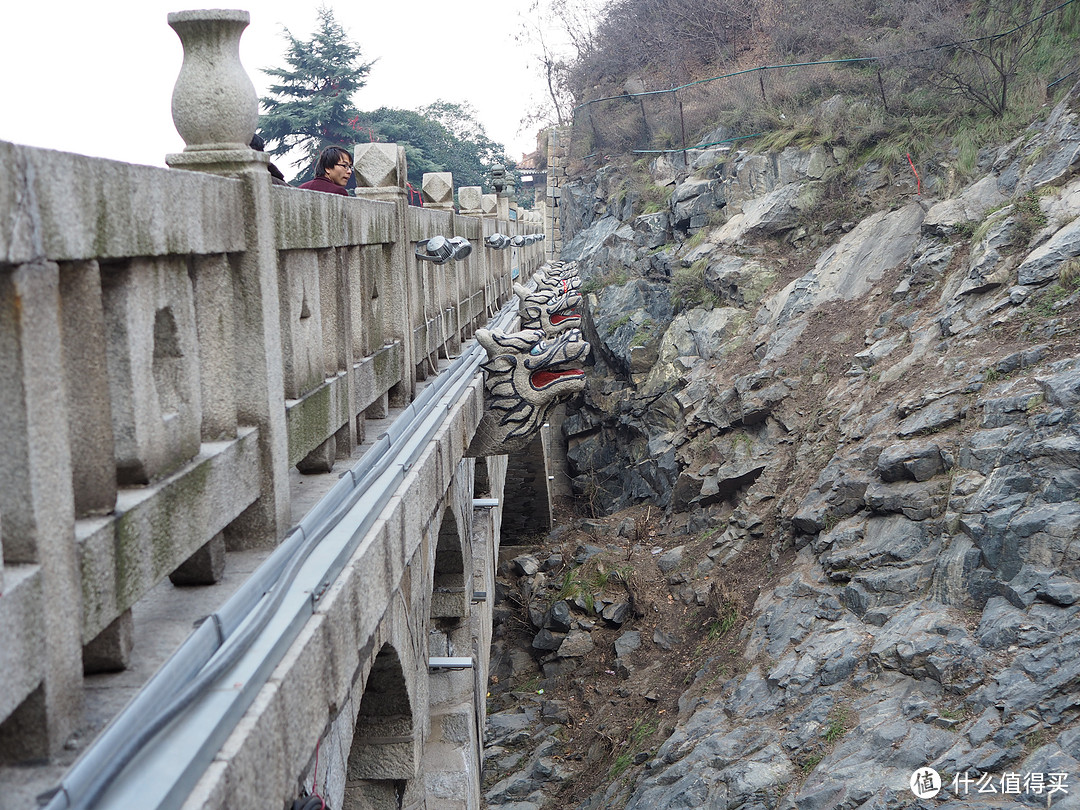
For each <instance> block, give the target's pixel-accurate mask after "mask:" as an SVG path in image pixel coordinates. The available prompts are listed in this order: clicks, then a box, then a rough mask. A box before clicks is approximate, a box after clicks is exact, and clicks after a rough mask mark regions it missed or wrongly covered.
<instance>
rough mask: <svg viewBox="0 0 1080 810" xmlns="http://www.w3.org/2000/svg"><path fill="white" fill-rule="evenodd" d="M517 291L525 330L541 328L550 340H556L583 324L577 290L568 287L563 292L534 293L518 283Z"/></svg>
mask: <svg viewBox="0 0 1080 810" xmlns="http://www.w3.org/2000/svg"><path fill="white" fill-rule="evenodd" d="M514 292H515V293H516V294H517V297H518V313H519V314H520V315H521V328H522V329H539V330H541V331H542V332H543V333H544V334H545V335H547V336H548V337H554V336H555V335H559V334H562V333H563V332H566V331H568V330H570V329H575V328H577V327H578V326H580V325H581V316H580V315H579V314H578V313H577V312H576V308H577V307H578V306H580V304H581V293H580V292H578V291H577V289H576V288H575V289H570V288H569V287H568V288H567V289H566V290H565V291H563V292H557V291H552V290H540V289H538V290H536V291H532V290H530V289H529V288H528V287H523V286H521V285H520V284H515V285H514Z"/></svg>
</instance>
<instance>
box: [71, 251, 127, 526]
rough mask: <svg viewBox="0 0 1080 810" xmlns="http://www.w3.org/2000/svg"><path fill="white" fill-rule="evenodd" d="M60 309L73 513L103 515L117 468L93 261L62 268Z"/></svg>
mask: <svg viewBox="0 0 1080 810" xmlns="http://www.w3.org/2000/svg"><path fill="white" fill-rule="evenodd" d="M60 309H61V313H60V329H61V342H62V348H63V365H64V381H65V383H66V387H67V391H68V397H67V403H68V441H69V443H70V444H71V466H72V482H73V484H74V487H75V515H76V517H80V518H81V517H87V516H90V515H107V514H108V513H109V512H111V511H112V510H113V506H114V505H115V503H116V473H115V467H114V465H115V461H114V458H115V451H114V449H113V427H112V405H111V403H110V402H109V373H108V367H107V365H106V360H105V317H104V312H103V310H102V305H101V276H100V273H99V272H98V263H97V262H96V261H91V262H74V263H72V264H71V265H69V266H66V267H65V268H64V269H63V272H61V273H60Z"/></svg>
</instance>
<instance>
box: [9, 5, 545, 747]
mask: <svg viewBox="0 0 1080 810" xmlns="http://www.w3.org/2000/svg"><path fill="white" fill-rule="evenodd" d="M184 14H188V13H186V12H185V13H184ZM187 22H188V23H190V20H188V21H187ZM228 22H229V24H230V25H233V26H234V27H235V25H236V21H235V20H229V21H228ZM241 28H242V26H241ZM236 36H239V34H236ZM187 47H188V43H187V42H185V48H187ZM200 81H204V82H205V81H207V79H205V77H204V78H203V79H200ZM185 92H187V93H188V96H187V97H189V98H193V97H195V96H197V94H194V95H192V93H191V92H190V88H188V90H187V91H185ZM186 103H187V104H189V106H194V107H195V108H199V109H201V107H200V105H202V104H204V103H205V102H197V101H196V102H191V101H188V102H186ZM175 108H176V103H175V98H174V111H175ZM179 115H181V116H182V115H183V113H182V112H181V113H179ZM204 119H205V120H206V121H210V122H212V121H214V120H215V119H214V117H213V116H209V117H206V116H204ZM179 128H180V126H179V125H178V129H179ZM190 131H191V130H190V128H189V129H188V130H184V129H181V132H182V134H184V136H185V138H186V139H187V138H188V137H189V135H188V134H187V133H188V132H190ZM190 137H191V138H193V139H195V141H196V142H199V139H200V138H209V137H213V136H207V135H205V134H199V133H194V134H191V135H190ZM220 137H221V138H225V140H224V141H223V142H222V143H217V144H216V142H214V141H210V142H209V146H208V145H207V142H199V143H201V145H200V146H199V147H198V148H196V149H190V151H189V150H185V152H184V153H181V154H180V155H172V156H170V157H169V163H170V166H172V167H173V168H170V169H159V168H152V167H147V166H135V165H129V164H125V163H119V162H114V161H109V160H101V159H96V158H89V157H84V156H80V155H75V154H67V153H59V152H53V151H47V150H43V149H36V148H31V147H25V146H17V145H13V144H9V143H3V142H0V375H2V379H3V383H2V384H0V548H2V552H3V553H2V564H0V671H2V672H3V673H4V677H3V681H2V685H0V758H2V759H5V760H8V761H11V760H12V759H18V758H28V757H45V756H49V755H50V754H53V753H55V752H56V751H57V750H58V749H59V748H60V747H61V746H63V744H64V742H65V740H66V739H67V738H68V736H69V735H70V733H71V732H72V730H73V729H74V727H75V724H76V723H77V721H78V718H79V714H80V701H81V694H82V679H83V670H84V666H86V667H88V668H93V667H122V666H123V665H124V657H125V648H126V647H129V645H130V632H131V627H130V625H131V607H132V606H133V605H134V604H135V603H136V602H138V601H139V599H140V598H142V597H143V596H144V595H145V594H146V593H147V592H148V591H149V590H150V589H151V588H153V587H154V586H155V585H156V584H157V583H159V582H160V581H161V580H163V579H164V578H165V577H168V576H170V575H173V574H175V573H176V572H177V571H180V570H183V568H184V566H185V565H189V566H190V564H191V563H190V561H192V560H193V559H194V560H197V559H199V558H200V555H202V556H203V557H206V558H212V557H214V556H215V554H216V553H218V552H219V551H220V549H221V548H223V547H225V546H227V547H229V548H249V547H266V546H272V545H274V544H276V543H277V542H279V541H280V539H281V538H282V536H283V535H284V533H285V531H286V530H287V528H288V520H289V517H288V516H289V486H288V472H289V469H290V467H292V466H294V465H295V466H298V467H299V468H300V469H301V470H304V469H312V470H316V469H327V468H328V467H329V466H330V465H332V464H333V460H334V458H335V457H342V456H348V455H349V453H350V452H351V451H352V449H353V448H354V447H355V446H356V445H357V443H358V442H360V441H361V440H362V439H363V433H364V420H365V416H382V415H384V414H385V413H386V411H387V409H388V408H389V407H390V406H391V405H403V404H405V403H407V402H408V401H409V400H410V398H411V397H412V396H413V394H414V392H415V390H416V384H417V381H418V380H422V379H424V378H425V377H426V376H427V375H429V374H431V373H432V372H433V371H434V369H435V368H436V366H437V363H438V360H439V358H445V357H449V356H453V355H455V354H457V353H458V352H459V350H460V346H461V343H462V342H463V341H465V340H467V339H469V338H470V337H471V335H472V333H473V331H474V330H475V329H476V328H477V327H478V326H480V325H482V324H484V323H486V321H487V319H488V317H489V316H490V315H491V314H493V313H494V312H495V311H497V309H498V308H499V307H501V306H502V304H504V303H505V302H506V301H508V300H509V298H510V297H511V295H512V289H511V285H512V279H513V276H514V274H515V272H517V273H520V275H521V276H522V277H524V278H528V277H529V276H530V275H531V274H532V272H533V271H534V270H535V269H537V268H538V267H539V266H540V264H541V263H542V261H543V249H544V247H543V244H542V243H539V244H536V245H532V246H528V247H524V248H520V249H515V250H514V251H502V252H500V251H494V250H489V249H485V248H484V247H483V238H484V237H485V236H487V235H490V234H492V233H494V232H496V231H499V232H502V233H508V234H514V233H524V232H529V231H530V230H538V228H536V227H535V225H534V224H533V223H528V222H508V221H499V220H497V219H495V218H494V216H492V214H491V213H490V212H491V211H492V210H493V208H494V207H493V206H491V205H480V203H479V201H477V205H478V206H479V208H480V209H481V210H479V211H478V213H477V215H476V216H462V215H459V214H456V213H455V212H454V210H453V208H452V206H443V207H440V208H435V209H428V208H417V207H410V206H408V205H407V197H406V190H405V171H404V169H405V165H404V153H403V150H402V149H400V148H399V147H398V146H396V145H394V144H364V145H358V146H357V149H356V166H357V175H358V186H360V187H359V188H358V189H357V194H356V198H351V197H340V196H337V195H331V194H321V193H316V192H309V191H300V190H297V189H294V188H286V187H280V186H272V185H271V183H270V177H269V174H268V173H267V171H266V164H265V156H262V155H260V154H258V153H255V152H252V151H251V150H245V149H239V148H237V144H236V143H234V141H237V140H238V137H234V136H233V135H228V136H225V135H222V136H220ZM189 144H190V142H189ZM215 144H216V145H215ZM215 155H216V157H215ZM450 182H451V181H450V180H449V178H445V177H443V176H442V175H440V176H439V178H438V183H435V185H434V186H433V188H434V187H435V186H439V187H442V186H445V185H446V184H448V183H450ZM427 188H428V186H427V184H425V193H426V191H427ZM451 188H452V186H451ZM443 194H444V196H445V190H443ZM475 196H477V197H479V195H475ZM470 199H472V198H471V197H470ZM484 202H486V200H485V201H484ZM437 234H441V235H443V236H447V237H449V236H464V237H466V238H468V239H469V240H470V241H471V242H472V243H473V246H474V250H473V252H472V253H471V255H469V256H468V257H467V258H465V259H463V260H461V261H456V262H452V263H449V264H445V265H433V264H429V263H424V262H420V261H418V260H417V259H416V257H415V256H414V254H413V251H414V248H415V245H416V243H417V242H418V241H419V240H421V239H427V238H429V237H432V236H434V235H437ZM512 254H514V255H512ZM219 556H220V555H219Z"/></svg>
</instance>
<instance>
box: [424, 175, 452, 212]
mask: <svg viewBox="0 0 1080 810" xmlns="http://www.w3.org/2000/svg"><path fill="white" fill-rule="evenodd" d="M420 193H421V195H423V198H424V208H433V209H435V210H436V211H453V210H454V175H453V173H452V172H428V173H427V174H425V175H424V179H423V182H422V183H421V184H420Z"/></svg>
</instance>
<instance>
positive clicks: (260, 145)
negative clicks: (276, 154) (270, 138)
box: [251, 133, 266, 152]
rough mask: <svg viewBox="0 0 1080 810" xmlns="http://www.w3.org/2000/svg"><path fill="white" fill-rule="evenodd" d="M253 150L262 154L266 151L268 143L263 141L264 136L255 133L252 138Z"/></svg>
mask: <svg viewBox="0 0 1080 810" xmlns="http://www.w3.org/2000/svg"><path fill="white" fill-rule="evenodd" d="M251 148H252V149H254V150H255V151H256V152H262V151H264V150H265V149H266V141H264V140H263V139H262V136H261V135H259V134H258V133H255V134H254V135H252V136H251Z"/></svg>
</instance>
